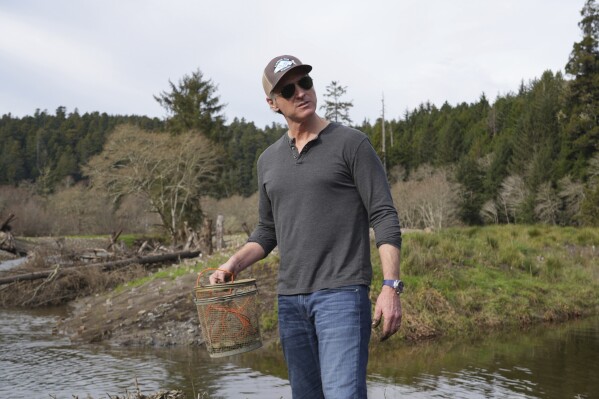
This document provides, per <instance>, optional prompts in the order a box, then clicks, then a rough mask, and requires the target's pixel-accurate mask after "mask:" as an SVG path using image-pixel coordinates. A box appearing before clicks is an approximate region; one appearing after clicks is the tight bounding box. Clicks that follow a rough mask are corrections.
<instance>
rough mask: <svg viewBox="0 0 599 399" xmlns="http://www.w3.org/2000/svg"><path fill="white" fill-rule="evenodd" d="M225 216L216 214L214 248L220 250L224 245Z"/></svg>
mask: <svg viewBox="0 0 599 399" xmlns="http://www.w3.org/2000/svg"><path fill="white" fill-rule="evenodd" d="M224 230H225V217H224V216H223V215H218V216H217V217H216V250H217V251H220V250H222V249H223V248H224V247H225V234H224Z"/></svg>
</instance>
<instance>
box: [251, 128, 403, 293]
mask: <svg viewBox="0 0 599 399" xmlns="http://www.w3.org/2000/svg"><path fill="white" fill-rule="evenodd" d="M258 184H259V196H260V200H259V222H258V226H257V227H256V229H255V230H254V232H253V233H252V235H251V236H250V238H249V239H248V241H249V242H256V243H258V244H260V245H261V246H262V248H263V249H264V252H265V253H266V254H269V253H270V252H271V251H272V250H273V249H274V248H275V247H276V246H277V245H278V247H279V252H280V258H281V259H280V266H279V277H278V293H279V294H281V295H295V294H302V293H311V292H315V291H318V290H321V289H325V288H339V287H342V286H347V285H354V284H366V285H370V283H371V280H372V265H371V262H370V239H369V226H370V227H372V228H373V229H374V233H375V240H376V245H377V247H378V246H380V245H381V244H384V243H387V244H391V245H394V246H396V247H397V248H400V247H401V231H400V225H399V219H398V216H397V211H396V209H395V206H394V205H393V200H392V198H391V193H390V190H389V184H388V182H387V178H386V175H385V172H384V170H383V166H382V164H381V161H380V159H379V158H378V156H377V154H376V152H375V151H374V149H373V148H372V145H371V144H370V141H369V140H368V138H367V137H366V135H365V134H364V133H362V132H360V131H358V130H355V129H352V128H348V127H345V126H342V125H339V124H337V123H330V124H329V125H328V126H327V127H326V128H325V129H323V130H322V131H321V132H320V134H319V135H318V137H317V138H316V139H314V140H312V141H310V142H308V143H307V144H306V145H305V146H304V148H303V149H302V152H301V153H298V151H297V149H296V147H295V142H294V140H293V139H291V138H290V137H289V136H288V135H287V134H284V135H283V137H281V138H280V139H279V140H277V141H276V142H275V143H274V144H272V145H271V146H270V147H268V148H267V149H266V150H265V151H264V152H263V153H262V155H261V156H260V158H259V159H258Z"/></svg>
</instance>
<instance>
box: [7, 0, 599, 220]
mask: <svg viewBox="0 0 599 399" xmlns="http://www.w3.org/2000/svg"><path fill="white" fill-rule="evenodd" d="M581 16H582V18H581V21H580V23H579V26H580V28H581V33H582V34H581V40H580V41H579V42H576V43H574V44H573V49H572V52H571V54H570V56H569V60H568V63H567V64H566V65H565V66H564V69H565V75H564V74H562V72H559V71H557V72H554V71H550V70H548V71H545V72H543V71H540V76H539V77H538V78H536V79H534V80H532V81H528V82H524V81H523V82H522V83H521V84H520V86H519V87H516V88H514V91H513V92H511V93H507V94H504V95H500V96H498V97H497V98H495V99H489V98H487V96H486V95H485V94H484V93H482V94H481V96H480V98H479V100H478V101H477V102H475V103H461V104H456V105H450V104H448V103H445V104H443V105H442V106H440V107H438V106H435V105H433V104H430V103H429V102H423V103H422V104H421V105H420V106H419V107H417V108H416V109H413V110H407V111H401V110H391V112H389V110H388V111H387V112H388V114H389V113H391V114H392V115H401V117H399V118H397V119H392V120H386V121H385V132H386V137H385V141H386V151H385V152H384V153H383V151H382V148H383V146H382V120H381V119H380V118H379V119H375V121H374V122H371V121H369V120H366V121H364V122H362V123H361V124H360V125H356V126H355V127H356V128H358V129H360V130H362V131H363V132H365V133H366V134H367V135H368V136H369V137H370V139H371V142H372V143H373V145H374V147H375V148H376V149H377V151H379V154H380V156H381V158H382V159H384V161H385V165H386V167H387V170H388V174H389V178H390V181H391V182H392V183H393V184H398V185H401V184H405V183H408V182H411V183H412V184H416V183H414V182H425V183H423V184H426V181H427V179H429V180H428V181H429V182H431V183H430V184H433V183H432V180H430V179H431V177H432V176H433V175H434V176H436V178H439V176H441V174H442V176H443V177H442V180H443V184H447V187H450V191H451V196H450V197H451V198H448V199H447V201H448V202H450V203H448V204H445V205H443V206H445V207H446V208H447V209H449V211H446V210H444V211H443V212H448V213H451V215H448V216H451V217H444V222H438V223H435V224H436V225H437V227H439V226H442V225H444V224H445V225H446V224H482V223H535V222H543V223H550V224H560V225H581V224H590V225H599V210H598V209H599V9H598V6H597V5H596V4H595V0H588V1H587V3H586V4H585V6H584V8H583V10H582V11H581ZM169 83H170V90H169V91H165V92H163V93H161V94H160V95H159V96H155V99H156V100H157V101H158V102H159V103H160V104H161V105H162V106H163V107H164V108H165V110H166V111H167V115H168V116H167V118H165V120H159V119H157V118H148V117H145V116H118V115H107V114H105V113H100V112H95V113H91V114H88V113H86V114H83V115H80V114H79V113H78V112H77V110H74V111H72V112H68V111H67V110H66V109H65V108H64V107H60V108H58V109H57V110H56V111H55V113H54V114H51V113H48V111H40V110H36V111H35V112H34V114H33V115H32V116H25V117H22V118H18V117H13V116H11V115H10V114H8V115H3V116H2V118H1V119H0V185H10V186H20V185H23V184H24V183H27V184H28V185H29V186H33V187H34V188H35V191H36V192H37V193H38V194H42V195H48V194H51V193H53V192H55V191H56V190H58V189H60V188H61V187H64V186H65V183H68V184H66V186H70V185H72V184H73V183H77V182H86V181H87V180H88V178H89V176H88V175H86V173H85V172H84V171H85V170H86V169H85V168H86V165H87V164H88V163H89V161H90V160H91V159H92V157H93V156H96V155H98V154H101V153H102V151H103V148H104V146H105V145H106V144H107V140H108V139H109V137H110V134H111V133H112V132H113V131H114V130H115V128H116V127H117V126H122V125H123V124H127V125H129V126H134V127H136V128H138V129H142V130H143V131H147V132H153V133H155V134H160V135H172V136H177V135H181V134H186V133H188V132H193V134H200V135H203V136H205V137H206V138H208V139H209V140H210V142H211V143H212V144H211V145H213V147H211V148H212V150H213V151H214V152H215V154H216V156H217V158H216V159H217V161H216V162H217V168H216V169H217V170H218V171H217V174H218V177H217V178H216V179H214V180H213V183H212V184H210V185H209V187H210V189H208V190H204V191H203V192H202V193H201V194H202V196H210V197H213V198H228V197H231V196H234V195H239V196H242V197H248V196H250V195H252V194H253V193H255V192H256V189H257V179H256V161H257V158H258V156H259V155H260V153H261V152H262V151H263V150H264V149H265V148H266V147H267V146H268V145H269V144H270V143H272V142H274V141H275V140H276V139H277V138H279V137H280V136H281V135H282V134H283V133H284V132H285V128H284V127H283V125H280V124H273V125H272V126H267V127H264V128H260V127H257V126H255V125H254V123H253V122H248V121H245V120H243V119H242V120H239V119H237V118H234V119H233V120H232V122H231V123H229V124H226V123H225V122H224V120H225V119H224V117H223V114H222V110H223V108H224V106H223V105H221V103H220V100H219V98H218V96H217V95H216V87H217V86H216V85H215V84H214V83H212V82H211V81H210V80H206V79H205V78H204V76H203V75H202V73H201V72H200V71H199V70H198V71H196V72H194V73H192V74H191V75H188V76H185V77H183V79H181V80H180V81H179V82H178V83H173V82H169ZM333 83H335V82H333ZM317 89H318V90H319V91H318V92H319V94H320V93H323V92H324V87H323V88H317ZM321 97H322V94H321ZM321 102H322V98H321ZM349 106H351V103H349ZM281 122H283V119H282V118H281ZM117 164H118V162H117ZM115 165H116V164H115ZM423 171H427V172H423ZM431 171H433V172H431ZM440 173H441V174H440ZM434 184H436V183H434ZM400 191H401V189H400ZM423 192H424V191H423ZM426 195H428V196H431V195H432V196H435V195H440V194H426ZM426 195H425V197H426ZM396 201H397V199H396ZM419 201H420V202H422V200H419ZM405 203H407V201H404V204H405ZM404 204H402V203H398V204H397V205H398V208H402V206H404ZM1 205H2V204H0V206H1ZM406 206H407V205H406ZM415 206H416V207H418V206H419V207H420V208H423V205H422V204H420V205H415ZM1 212H2V209H1V207H0V213H1ZM415 212H416V211H415ZM418 212H421V213H422V212H425V210H424V209H421V210H420V211H418ZM404 219H408V220H411V219H412V217H405V218H404ZM416 219H418V218H416ZM424 219H426V218H424V217H423V216H422V215H421V217H420V219H418V220H417V221H414V222H413V223H411V224H413V225H414V226H413V227H426V226H427V225H428V224H430V223H427V222H426V221H423V220H424ZM448 220H451V222H447V221H448Z"/></svg>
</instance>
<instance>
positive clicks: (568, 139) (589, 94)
mask: <svg viewBox="0 0 599 399" xmlns="http://www.w3.org/2000/svg"><path fill="white" fill-rule="evenodd" d="M581 15H582V20H581V21H580V23H579V24H578V26H579V27H580V29H581V30H582V34H583V37H582V40H581V41H579V42H577V43H574V47H573V49H572V53H571V54H570V59H569V60H568V63H567V64H566V72H567V73H568V74H569V75H571V76H573V77H574V80H573V81H572V82H571V83H570V87H569V95H568V100H569V101H568V113H567V114H566V115H565V119H566V121H567V124H566V128H565V130H564V132H563V134H564V136H565V140H563V141H562V154H561V162H562V167H563V168H567V169H574V170H575V173H574V175H575V176H579V177H582V175H583V174H584V170H583V169H584V164H585V162H586V161H587V160H588V159H589V158H590V157H591V156H592V154H593V153H594V152H596V151H597V150H598V146H599V113H598V112H599V111H598V110H599V6H598V5H597V4H596V2H595V0H587V1H586V3H585V5H584V7H583V9H582V11H581Z"/></svg>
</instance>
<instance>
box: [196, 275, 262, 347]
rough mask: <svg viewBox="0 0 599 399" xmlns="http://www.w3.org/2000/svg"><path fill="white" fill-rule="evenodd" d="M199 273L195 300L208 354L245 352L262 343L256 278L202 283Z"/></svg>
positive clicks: (232, 277)
mask: <svg viewBox="0 0 599 399" xmlns="http://www.w3.org/2000/svg"><path fill="white" fill-rule="evenodd" d="M208 270H214V269H206V270H204V271H202V272H200V273H199V274H198V281H197V282H196V287H195V296H196V299H195V304H196V307H197V310H198V316H199V319H200V327H201V330H202V335H203V337H204V342H205V343H206V348H207V349H208V353H209V354H210V356H211V357H222V356H229V355H234V354H237V353H243V352H248V351H251V350H254V349H257V348H260V347H261V346H262V340H261V338H260V329H259V325H258V323H259V320H260V317H259V310H258V304H257V294H258V289H257V287H256V280H255V279H247V280H238V281H234V276H233V275H231V280H232V281H231V282H228V283H224V284H214V285H209V284H208V285H207V284H202V281H201V278H202V274H203V273H204V272H206V271H208Z"/></svg>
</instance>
